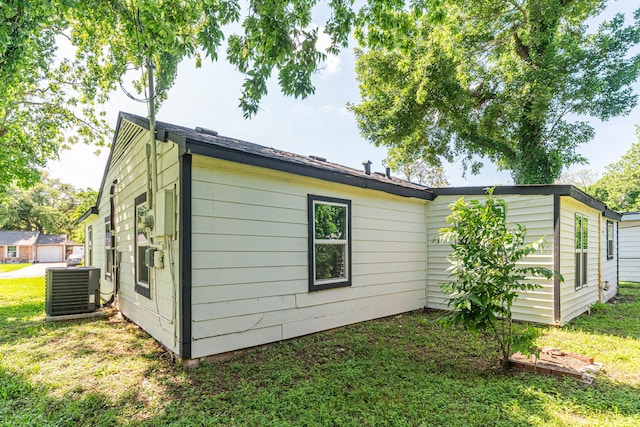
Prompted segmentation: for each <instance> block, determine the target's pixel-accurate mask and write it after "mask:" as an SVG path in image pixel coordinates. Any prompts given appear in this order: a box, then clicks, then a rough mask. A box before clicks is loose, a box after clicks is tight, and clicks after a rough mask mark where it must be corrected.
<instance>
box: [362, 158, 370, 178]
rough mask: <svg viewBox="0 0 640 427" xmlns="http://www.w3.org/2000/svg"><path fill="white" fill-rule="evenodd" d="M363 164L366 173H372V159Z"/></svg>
mask: <svg viewBox="0 0 640 427" xmlns="http://www.w3.org/2000/svg"><path fill="white" fill-rule="evenodd" d="M362 164H363V166H364V173H366V174H367V175H371V160H365V161H364V162H362Z"/></svg>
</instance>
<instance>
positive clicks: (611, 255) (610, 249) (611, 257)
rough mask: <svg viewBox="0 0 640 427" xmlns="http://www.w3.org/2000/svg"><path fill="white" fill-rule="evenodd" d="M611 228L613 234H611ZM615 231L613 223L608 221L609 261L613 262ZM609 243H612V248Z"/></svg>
mask: <svg viewBox="0 0 640 427" xmlns="http://www.w3.org/2000/svg"><path fill="white" fill-rule="evenodd" d="M609 226H611V234H609ZM614 230H615V225H614V222H613V221H609V220H607V261H608V260H612V259H613V257H614V249H613V247H614V246H613V245H614V238H613V233H614ZM609 241H611V246H609Z"/></svg>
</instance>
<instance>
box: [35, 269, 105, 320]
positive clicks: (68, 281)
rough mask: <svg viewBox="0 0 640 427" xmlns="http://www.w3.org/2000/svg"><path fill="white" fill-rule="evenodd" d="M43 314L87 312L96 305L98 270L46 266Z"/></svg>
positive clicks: (98, 285) (59, 314)
mask: <svg viewBox="0 0 640 427" xmlns="http://www.w3.org/2000/svg"><path fill="white" fill-rule="evenodd" d="M46 272H47V273H46V286H47V292H46V303H45V311H46V313H47V316H63V315H67V314H80V313H91V312H93V311H95V310H97V309H98V308H100V269H99V268H96V267H71V268H66V267H50V268H47V270H46Z"/></svg>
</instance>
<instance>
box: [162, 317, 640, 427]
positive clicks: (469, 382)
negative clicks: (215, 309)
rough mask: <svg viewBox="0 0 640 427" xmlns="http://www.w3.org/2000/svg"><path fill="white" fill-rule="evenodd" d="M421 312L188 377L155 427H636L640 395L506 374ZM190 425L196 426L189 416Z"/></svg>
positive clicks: (486, 354)
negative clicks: (577, 425)
mask: <svg viewBox="0 0 640 427" xmlns="http://www.w3.org/2000/svg"><path fill="white" fill-rule="evenodd" d="M435 317H437V316H430V315H427V316H426V317H423V315H421V314H419V313H414V314H411V315H406V316H401V317H399V318H398V319H394V320H390V319H384V320H381V321H372V322H368V323H366V324H362V325H352V326H349V327H346V328H341V329H338V330H335V331H330V332H325V333H320V334H317V335H313V336H307V337H303V338H300V339H296V340H291V341H287V342H283V343H278V344H274V345H269V346H265V347H262V348H258V349H253V350H250V351H248V352H246V353H244V354H243V355H241V356H239V357H236V358H234V359H232V360H230V361H225V362H219V363H214V364H211V365H203V366H201V367H200V368H198V369H194V370H189V371H184V372H183V373H182V377H183V378H184V380H185V381H184V383H182V384H177V383H176V384H174V385H173V386H172V387H170V389H169V392H170V393H172V394H173V396H174V399H172V400H171V402H170V403H169V405H168V406H167V407H166V408H165V410H164V412H163V413H162V414H160V415H159V416H158V417H156V418H154V419H153V420H152V421H151V422H150V424H153V425H167V424H174V423H175V424H177V425H181V424H183V423H184V424H189V423H193V424H196V425H198V424H240V425H359V426H367V425H371V426H373V425H394V426H395V425H447V426H537V425H541V424H551V425H568V424H572V423H574V422H575V421H576V420H578V419H580V420H582V421H584V422H585V423H586V424H602V425H634V424H635V423H636V422H638V421H640V389H639V388H638V387H635V386H631V385H626V384H618V383H613V382H611V381H609V380H608V379H607V378H606V377H599V378H598V380H597V382H596V384H595V385H593V386H587V385H585V384H582V383H581V382H579V381H577V380H575V379H564V378H556V377H548V376H541V375H536V374H527V373H520V372H505V371H503V370H502V369H501V368H499V367H498V366H496V364H495V363H493V362H492V360H493V358H492V352H491V350H490V349H488V348H487V346H486V345H485V344H484V343H482V342H478V340H476V339H475V338H473V337H469V335H468V334H466V333H464V332H462V331H455V330H451V329H449V330H447V331H446V333H443V331H442V328H440V326H439V325H437V324H436V323H435V321H434V319H435ZM187 420H188V421H187Z"/></svg>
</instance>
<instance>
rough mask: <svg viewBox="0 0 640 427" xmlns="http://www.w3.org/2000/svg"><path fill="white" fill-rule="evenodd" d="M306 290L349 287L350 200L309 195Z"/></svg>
mask: <svg viewBox="0 0 640 427" xmlns="http://www.w3.org/2000/svg"><path fill="white" fill-rule="evenodd" d="M308 205H309V206H308V209H309V290H310V291H317V290H321V289H330V288H337V287H342V286H351V201H350V200H344V199H336V198H331V197H322V196H314V195H309V196H308Z"/></svg>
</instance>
